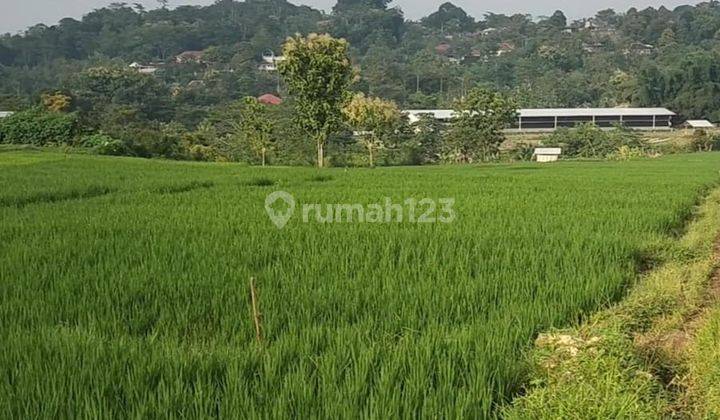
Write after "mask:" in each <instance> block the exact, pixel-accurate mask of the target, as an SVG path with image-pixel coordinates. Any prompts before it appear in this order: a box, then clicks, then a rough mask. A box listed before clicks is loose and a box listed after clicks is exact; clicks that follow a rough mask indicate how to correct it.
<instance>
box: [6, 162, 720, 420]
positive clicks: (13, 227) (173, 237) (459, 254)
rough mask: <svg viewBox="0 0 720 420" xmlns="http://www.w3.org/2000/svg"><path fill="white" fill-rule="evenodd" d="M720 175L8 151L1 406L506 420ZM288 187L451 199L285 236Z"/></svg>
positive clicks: (50, 412)
mask: <svg viewBox="0 0 720 420" xmlns="http://www.w3.org/2000/svg"><path fill="white" fill-rule="evenodd" d="M719 171H720V154H713V153H710V154H695V155H678V156H669V157H665V158H661V159H657V160H647V161H637V162H582V163H572V162H570V163H568V162H564V163H560V164H557V165H550V166H537V165H534V164H522V165H494V166H481V167H474V166H467V167H432V168H385V169H375V170H365V169H351V170H344V169H329V170H325V171H322V172H320V173H318V172H317V171H316V170H314V169H309V168H249V167H243V166H237V165H229V164H228V165H224V164H195V163H178V162H163V161H145V160H134V159H125V158H101V157H92V156H81V155H69V156H65V155H62V154H53V153H48V152H27V151H13V152H3V153H0V186H2V188H1V189H0V299H1V301H0V418H38V417H41V418H64V417H67V418H80V417H94V418H97V417H115V418H147V417H163V418H197V417H226V418H397V417H401V418H411V417H423V418H487V417H494V416H495V415H497V412H498V411H497V406H498V404H501V403H503V402H505V401H507V400H508V399H509V398H511V397H512V396H513V394H514V393H516V392H518V391H519V389H520V387H521V386H522V381H523V374H524V366H523V364H522V363H521V361H522V355H523V352H524V351H525V350H527V349H528V348H529V347H530V345H531V343H532V341H533V339H534V336H535V334H537V333H538V332H540V331H542V330H546V329H547V328H549V327H552V326H564V325H568V324H571V323H575V322H577V321H579V320H581V319H582V318H583V317H584V316H586V315H587V314H589V313H590V312H592V311H594V310H597V309H598V308H601V307H603V306H604V305H607V304H608V303H610V302H613V301H616V300H618V299H619V298H621V297H622V296H623V293H624V292H625V291H626V289H627V286H628V285H629V284H630V283H631V282H632V281H633V279H634V278H635V275H636V273H637V271H638V270H639V269H640V268H641V267H642V264H643V258H644V255H645V253H646V251H647V249H648V247H649V246H651V245H652V244H654V243H657V242H658V241H662V240H667V238H668V236H669V235H671V234H673V232H676V231H677V230H678V229H681V228H682V226H683V223H684V222H685V221H686V220H687V219H688V217H690V216H691V214H692V210H693V206H694V204H695V203H696V202H697V201H698V200H699V199H700V197H702V196H703V194H704V193H705V192H706V191H707V190H708V189H709V188H710V187H712V186H714V185H716V184H717V183H718V181H719V180H720V172H719ZM277 190H283V191H287V192H289V193H291V194H293V195H294V196H295V197H296V199H297V200H298V201H299V202H308V203H360V204H370V203H376V202H381V201H383V200H384V199H385V197H389V198H391V199H393V200H394V201H395V202H403V201H404V200H406V199H408V198H415V199H418V200H419V199H422V198H425V197H428V198H432V199H440V198H446V197H452V198H455V199H456V203H455V212H456V218H455V221H454V222H453V223H450V224H410V223H391V224H360V223H342V224H320V223H307V224H306V223H300V221H299V220H297V219H295V220H291V221H290V223H288V225H287V227H285V229H283V230H279V229H277V228H276V227H275V225H273V224H272V223H271V222H270V220H269V219H268V217H267V215H266V213H265V198H266V196H267V195H268V194H269V193H272V192H274V191H277ZM250 278H255V282H256V292H257V298H258V302H257V303H258V305H259V311H260V312H261V314H262V316H261V318H260V324H261V327H262V341H261V342H258V341H257V339H256V330H255V317H254V315H253V311H252V302H251V293H250V288H249V281H250Z"/></svg>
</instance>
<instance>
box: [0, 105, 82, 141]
mask: <svg viewBox="0 0 720 420" xmlns="http://www.w3.org/2000/svg"><path fill="white" fill-rule="evenodd" d="M78 128H79V124H78V118H77V115H76V114H74V113H70V114H63V113H60V112H51V111H46V110H44V109H42V108H39V107H35V108H30V109H28V110H25V111H21V112H17V113H15V114H12V115H11V116H9V117H6V118H2V119H0V143H10V144H31V145H34V146H45V145H48V144H72V143H73V142H74V140H75V137H76V135H77V132H78Z"/></svg>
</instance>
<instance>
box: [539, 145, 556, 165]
mask: <svg viewBox="0 0 720 420" xmlns="http://www.w3.org/2000/svg"><path fill="white" fill-rule="evenodd" d="M560 155H562V149H560V148H559V147H540V148H537V149H535V152H533V158H534V159H535V160H536V161H538V162H540V163H549V162H557V161H558V159H560Z"/></svg>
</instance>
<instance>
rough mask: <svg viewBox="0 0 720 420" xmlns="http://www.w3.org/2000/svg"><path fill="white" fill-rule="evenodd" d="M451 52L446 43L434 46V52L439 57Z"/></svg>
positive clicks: (450, 47)
mask: <svg viewBox="0 0 720 420" xmlns="http://www.w3.org/2000/svg"><path fill="white" fill-rule="evenodd" d="M451 50H452V46H451V45H450V44H448V43H447V42H441V43H439V44H438V45H436V46H435V52H436V53H438V54H439V55H448V54H449V53H450V51H451Z"/></svg>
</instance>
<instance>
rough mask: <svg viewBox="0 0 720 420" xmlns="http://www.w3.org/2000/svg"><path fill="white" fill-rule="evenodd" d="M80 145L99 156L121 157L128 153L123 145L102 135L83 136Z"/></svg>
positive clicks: (119, 141)
mask: <svg viewBox="0 0 720 420" xmlns="http://www.w3.org/2000/svg"><path fill="white" fill-rule="evenodd" d="M80 145H81V146H82V147H88V148H91V149H93V151H94V152H95V153H97V154H99V155H111V156H121V155H124V154H127V152H128V150H127V147H126V146H125V143H123V142H122V141H121V140H118V139H114V138H112V137H110V136H108V135H107V134H104V133H96V134H91V135H89V136H85V137H83V139H82V141H81V143H80Z"/></svg>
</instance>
